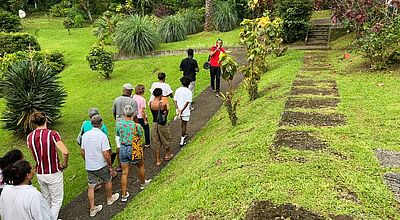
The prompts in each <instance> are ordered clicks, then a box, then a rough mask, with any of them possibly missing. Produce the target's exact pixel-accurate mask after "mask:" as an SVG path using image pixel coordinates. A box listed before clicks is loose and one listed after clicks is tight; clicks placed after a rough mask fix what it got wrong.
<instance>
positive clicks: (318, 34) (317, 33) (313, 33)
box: [308, 32, 329, 37]
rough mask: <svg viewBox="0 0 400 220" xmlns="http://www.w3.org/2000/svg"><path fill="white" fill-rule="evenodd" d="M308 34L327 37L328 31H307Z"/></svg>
mask: <svg viewBox="0 0 400 220" xmlns="http://www.w3.org/2000/svg"><path fill="white" fill-rule="evenodd" d="M308 36H322V37H328V36H329V32H326V33H322V32H308Z"/></svg>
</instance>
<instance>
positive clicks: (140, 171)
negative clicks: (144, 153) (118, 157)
mask: <svg viewBox="0 0 400 220" xmlns="http://www.w3.org/2000/svg"><path fill="white" fill-rule="evenodd" d="M137 166H138V168H139V172H138V176H139V180H140V183H141V184H142V185H143V184H144V171H145V170H144V161H143V160H141V161H140V162H139V163H138V164H137Z"/></svg>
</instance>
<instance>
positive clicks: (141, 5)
mask: <svg viewBox="0 0 400 220" xmlns="http://www.w3.org/2000/svg"><path fill="white" fill-rule="evenodd" d="M152 8H153V2H152V1H151V0H136V1H133V0H126V1H125V4H120V5H118V6H117V8H116V11H117V12H118V13H120V14H125V15H133V14H139V15H141V16H144V15H146V14H147V13H148V12H151V10H152Z"/></svg>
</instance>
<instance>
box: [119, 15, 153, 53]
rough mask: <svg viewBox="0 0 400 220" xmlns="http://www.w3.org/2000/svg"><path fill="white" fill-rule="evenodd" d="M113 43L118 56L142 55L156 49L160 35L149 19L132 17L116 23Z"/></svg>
mask: <svg viewBox="0 0 400 220" xmlns="http://www.w3.org/2000/svg"><path fill="white" fill-rule="evenodd" d="M114 43H115V45H116V46H117V48H118V50H119V54H120V55H144V54H146V53H147V52H149V51H152V50H155V49H156V48H157V46H158V45H159V43H160V35H159V34H158V32H157V29H156V27H155V25H154V23H153V22H152V21H151V19H150V18H149V17H140V16H138V15H132V16H129V17H128V18H126V19H124V20H123V21H121V22H119V23H118V25H117V28H116V31H115V35H114Z"/></svg>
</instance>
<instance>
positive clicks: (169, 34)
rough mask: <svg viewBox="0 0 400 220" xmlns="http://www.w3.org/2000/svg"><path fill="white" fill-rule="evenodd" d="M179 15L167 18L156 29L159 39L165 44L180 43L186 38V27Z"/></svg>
mask: <svg viewBox="0 0 400 220" xmlns="http://www.w3.org/2000/svg"><path fill="white" fill-rule="evenodd" d="M185 24H186V23H185V21H184V20H183V17H182V16H180V15H173V16H167V17H165V18H164V19H163V20H162V21H161V24H160V26H159V27H158V33H160V36H161V39H162V41H163V42H165V43H170V42H176V41H181V40H184V39H185V38H186V25H185Z"/></svg>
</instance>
